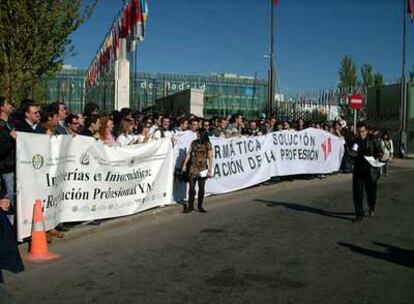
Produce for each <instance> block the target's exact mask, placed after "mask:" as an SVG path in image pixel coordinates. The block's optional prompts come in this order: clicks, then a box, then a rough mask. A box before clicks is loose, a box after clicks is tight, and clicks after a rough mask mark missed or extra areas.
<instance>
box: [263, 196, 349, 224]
mask: <svg viewBox="0 0 414 304" xmlns="http://www.w3.org/2000/svg"><path fill="white" fill-rule="evenodd" d="M255 201H256V202H261V203H265V204H266V205H267V206H268V207H284V208H287V209H292V210H295V211H301V212H308V213H314V214H318V215H323V216H327V217H333V218H338V219H341V220H346V221H352V218H351V217H346V215H349V216H353V215H354V213H353V212H331V211H326V210H323V209H318V208H315V207H310V206H306V205H300V204H294V203H284V202H274V201H267V200H262V199H256V200H255Z"/></svg>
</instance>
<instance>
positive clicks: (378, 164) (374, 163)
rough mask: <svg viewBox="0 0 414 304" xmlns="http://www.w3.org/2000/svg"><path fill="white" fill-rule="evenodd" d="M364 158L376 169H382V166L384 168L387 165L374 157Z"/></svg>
mask: <svg viewBox="0 0 414 304" xmlns="http://www.w3.org/2000/svg"><path fill="white" fill-rule="evenodd" d="M364 158H365V159H366V160H367V161H368V162H369V164H370V165H371V166H373V167H376V168H381V167H382V166H384V165H385V163H383V162H380V161H379V160H377V159H375V158H374V157H372V156H364Z"/></svg>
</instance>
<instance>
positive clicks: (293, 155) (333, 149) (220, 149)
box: [182, 128, 344, 194]
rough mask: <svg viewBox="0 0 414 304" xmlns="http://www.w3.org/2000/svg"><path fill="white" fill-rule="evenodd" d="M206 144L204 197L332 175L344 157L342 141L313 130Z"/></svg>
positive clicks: (212, 139) (214, 140)
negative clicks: (208, 173)
mask: <svg viewBox="0 0 414 304" xmlns="http://www.w3.org/2000/svg"><path fill="white" fill-rule="evenodd" d="M210 140H211V143H212V145H213V155H214V160H213V178H212V179H209V180H208V181H207V183H206V193H208V194H219V193H226V192H231V191H235V190H239V189H243V188H247V187H250V186H253V185H256V184H259V183H261V182H264V181H266V180H269V179H270V178H271V177H273V176H286V175H296V174H322V173H332V172H335V171H338V169H339V168H340V165H341V161H342V157H343V154H344V140H343V139H341V138H338V137H336V136H333V135H332V134H330V133H327V132H325V131H322V130H317V129H313V128H309V129H306V130H303V131H299V132H297V131H281V132H274V133H269V134H267V135H265V136H255V137H239V138H230V139H221V138H220V139H219V138H213V137H211V138H210ZM182 145H184V146H186V145H188V143H187V144H182Z"/></svg>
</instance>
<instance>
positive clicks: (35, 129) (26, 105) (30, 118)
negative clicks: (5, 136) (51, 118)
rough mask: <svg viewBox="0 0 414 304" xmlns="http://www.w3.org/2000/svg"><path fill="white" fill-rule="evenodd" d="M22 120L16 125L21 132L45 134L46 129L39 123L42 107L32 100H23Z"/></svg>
mask: <svg viewBox="0 0 414 304" xmlns="http://www.w3.org/2000/svg"><path fill="white" fill-rule="evenodd" d="M20 112H21V115H22V117H21V121H20V122H19V123H18V124H17V125H16V130H17V131H20V132H29V133H38V134H44V133H45V130H44V129H43V128H42V127H41V126H40V125H39V122H40V107H39V106H38V105H37V104H35V103H34V101H32V100H28V99H26V100H23V101H22V104H21V111H20Z"/></svg>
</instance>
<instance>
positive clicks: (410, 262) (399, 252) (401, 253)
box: [338, 242, 414, 268]
mask: <svg viewBox="0 0 414 304" xmlns="http://www.w3.org/2000/svg"><path fill="white" fill-rule="evenodd" d="M374 244H375V245H377V246H380V247H383V248H385V249H386V251H385V252H384V251H377V250H372V249H366V248H363V247H360V246H357V245H353V244H349V243H344V242H338V245H340V246H343V247H348V248H349V249H350V250H352V251H354V252H357V253H360V254H363V255H367V256H370V257H373V258H376V259H380V260H384V261H387V262H390V263H394V264H398V265H402V266H405V267H411V268H414V250H408V249H403V248H399V247H395V246H392V245H388V244H384V243H374Z"/></svg>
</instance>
